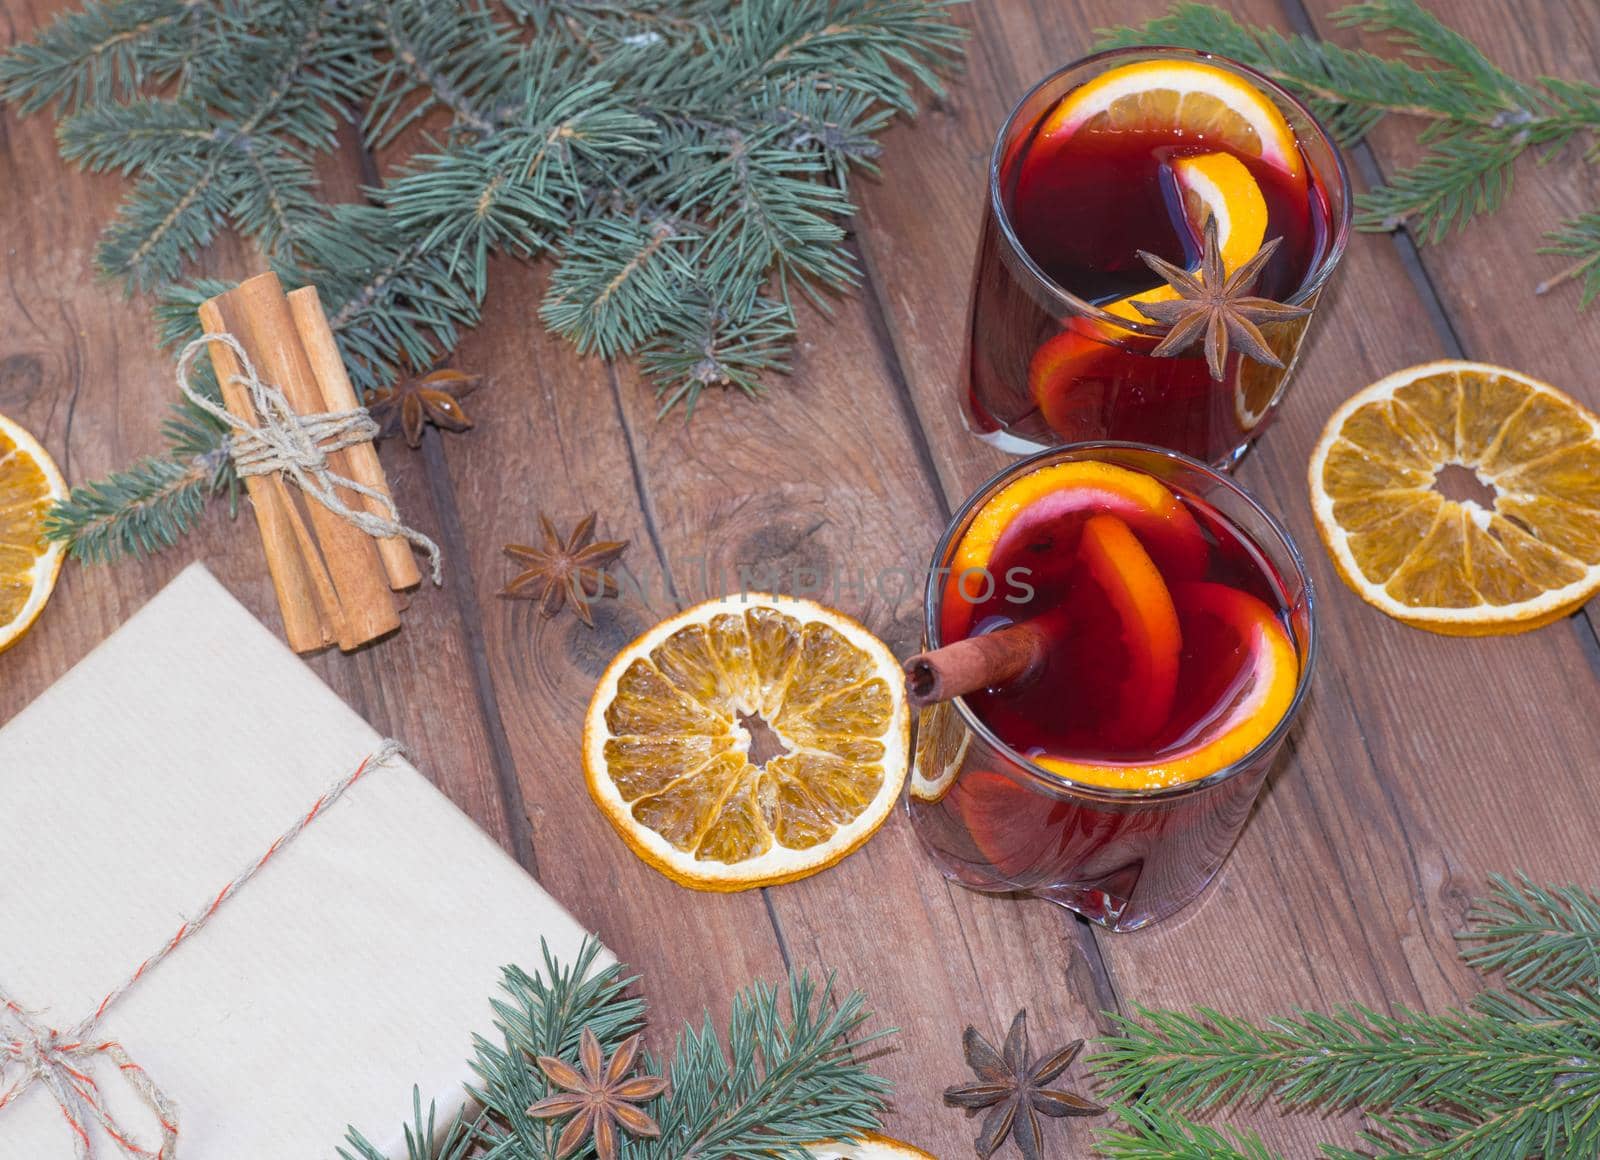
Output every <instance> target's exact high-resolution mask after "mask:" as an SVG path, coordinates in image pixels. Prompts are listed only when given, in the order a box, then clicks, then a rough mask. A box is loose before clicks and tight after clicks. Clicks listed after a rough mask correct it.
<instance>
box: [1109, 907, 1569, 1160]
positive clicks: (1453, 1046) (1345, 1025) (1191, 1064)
mask: <svg viewBox="0 0 1600 1160" xmlns="http://www.w3.org/2000/svg"><path fill="white" fill-rule="evenodd" d="M1460 937H1461V942H1462V952H1463V956H1464V957H1465V958H1466V960H1467V961H1468V962H1469V963H1471V964H1473V965H1475V966H1478V967H1480V968H1483V969H1486V970H1492V971H1497V972H1501V973H1503V974H1504V975H1505V976H1506V979H1507V982H1508V983H1509V984H1510V990H1509V991H1496V990H1489V991H1486V992H1484V993H1483V994H1481V995H1479V996H1478V997H1477V998H1476V999H1474V1000H1473V1002H1472V1003H1471V1004H1470V1005H1469V1006H1468V1007H1467V1008H1464V1009H1456V1010H1450V1011H1446V1012H1444V1013H1442V1014H1439V1015H1429V1014H1424V1013H1421V1012H1416V1011H1407V1010H1403V1009H1402V1010H1398V1011H1396V1012H1394V1013H1392V1014H1390V1013H1383V1012H1377V1011H1373V1010H1370V1009H1367V1008H1361V1007H1356V1008H1347V1009H1343V1010H1338V1011H1335V1012H1333V1013H1332V1014H1328V1015H1323V1014H1317V1013H1313V1012H1304V1011H1302V1012H1299V1013H1297V1014H1295V1015H1292V1016H1289V1017H1287V1018H1283V1019H1275V1020H1271V1021H1268V1022H1265V1023H1257V1022H1252V1021H1248V1020H1243V1019H1237V1018H1233V1017H1230V1016H1226V1015H1222V1014H1219V1013H1218V1012H1215V1011H1211V1010H1205V1009H1202V1010H1200V1011H1197V1012H1195V1013H1193V1014H1188V1013H1183V1012H1176V1011H1152V1010H1147V1009H1143V1008H1139V1009H1136V1011H1135V1013H1134V1015H1133V1016H1132V1017H1129V1018H1119V1019H1118V1026H1117V1031H1116V1033H1115V1034H1114V1035H1112V1036H1110V1037H1109V1038H1107V1039H1106V1040H1105V1041H1104V1044H1103V1046H1104V1050H1103V1051H1102V1053H1101V1054H1099V1055H1098V1056H1096V1057H1095V1059H1094V1063H1095V1066H1096V1071H1097V1074H1098V1075H1099V1076H1100V1078H1101V1080H1102V1082H1103V1084H1104V1086H1105V1089H1106V1091H1107V1093H1108V1094H1109V1095H1111V1096H1112V1097H1113V1098H1114V1099H1115V1100H1116V1101H1117V1103H1118V1105H1119V1106H1118V1115H1119V1117H1120V1118H1121V1120H1122V1122H1123V1128H1122V1129H1121V1130H1119V1131H1117V1132H1114V1133H1111V1134H1110V1135H1108V1136H1105V1137H1102V1140H1101V1146H1102V1150H1103V1152H1104V1154H1105V1155H1107V1156H1111V1157H1114V1158H1116V1160H1144V1158H1147V1157H1148V1158H1152V1160H1153V1158H1154V1157H1158V1156H1167V1157H1172V1158H1173V1160H1187V1158H1188V1157H1191V1156H1209V1155H1216V1156H1218V1157H1219V1158H1222V1157H1229V1158H1231V1157H1234V1156H1245V1157H1249V1158H1250V1160H1257V1158H1258V1157H1260V1158H1263V1160H1264V1158H1265V1157H1266V1156H1267V1155H1268V1153H1266V1152H1265V1150H1264V1149H1263V1148H1261V1147H1260V1146H1259V1141H1257V1140H1255V1139H1254V1138H1252V1137H1249V1136H1245V1135H1240V1134H1237V1133H1236V1134H1234V1135H1233V1136H1232V1137H1231V1138H1230V1137H1227V1136H1223V1135H1221V1134H1219V1133H1218V1132H1217V1131H1216V1130H1215V1129H1213V1128H1209V1127H1206V1126H1205V1125H1201V1124H1196V1123H1193V1122H1191V1121H1190V1120H1189V1119H1188V1117H1190V1116H1194V1115H1209V1114H1213V1113H1216V1112H1219V1111H1221V1110H1223V1109H1225V1108H1229V1107H1239V1106H1246V1107H1255V1106H1260V1105H1262V1104H1264V1103H1266V1102H1268V1101H1271V1102H1272V1103H1274V1104H1276V1105H1277V1106H1278V1107H1280V1108H1282V1109H1284V1110H1288V1111H1300V1112H1317V1113H1323V1112H1329V1111H1360V1112H1362V1113H1363V1114H1364V1115H1365V1116H1366V1119H1367V1129H1366V1130H1365V1131H1364V1132H1363V1133H1362V1136H1361V1145H1362V1147H1361V1150H1359V1151H1353V1150H1349V1149H1344V1148H1336V1147H1333V1146H1327V1147H1326V1148H1325V1149H1324V1152H1325V1154H1326V1155H1328V1156H1330V1157H1337V1158H1339V1160H1367V1158H1379V1160H1399V1158H1401V1157H1424V1158H1430V1160H1504V1158H1511V1157H1519V1158H1520V1157H1523V1156H1541V1157H1544V1158H1545V1160H1556V1158H1558V1157H1572V1158H1574V1160H1576V1158H1578V1157H1589V1156H1593V1155H1594V1154H1595V1153H1596V1151H1597V1150H1600V898H1596V896H1595V895H1594V894H1592V893H1590V892H1588V891H1584V890H1580V889H1579V888H1577V887H1572V886H1567V887H1549V886H1540V885H1537V884H1535V883H1533V882H1532V881H1530V880H1529V879H1528V878H1527V877H1526V876H1524V875H1516V876H1514V877H1512V878H1505V877H1498V876H1497V877H1495V878H1494V879H1493V880H1492V890H1491V893H1490V895H1489V896H1488V897H1487V898H1486V899H1484V900H1483V901H1481V902H1480V903H1479V904H1478V905H1477V906H1475V907H1474V908H1473V910H1472V912H1471V914H1470V915H1469V918H1468V929H1467V930H1466V931H1465V932H1463V934H1462V935H1461V936H1460ZM1207 1148H1216V1149H1218V1151H1216V1152H1214V1153H1213V1152H1210V1151H1207V1150H1206V1149H1207ZM1228 1149H1231V1151H1229V1150H1228Z"/></svg>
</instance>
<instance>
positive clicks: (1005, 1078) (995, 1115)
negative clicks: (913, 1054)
mask: <svg viewBox="0 0 1600 1160" xmlns="http://www.w3.org/2000/svg"><path fill="white" fill-rule="evenodd" d="M961 1046H962V1050H963V1052H964V1053H965V1055H966V1059H967V1066H968V1067H970V1068H971V1069H972V1071H973V1074H974V1075H975V1076H977V1082H976V1083H969V1084H965V1085H962V1086H959V1087H951V1088H946V1089H945V1093H944V1102H945V1103H947V1104H949V1105H950V1106H951V1107H953V1108H965V1109H966V1110H967V1113H968V1114H969V1115H971V1114H974V1113H976V1112H979V1111H982V1110H983V1109H985V1108H987V1109H989V1114H988V1115H987V1116H985V1117H984V1120H983V1130H982V1131H981V1132H979V1134H978V1139H977V1141H976V1143H977V1149H978V1155H979V1156H981V1157H982V1158H983V1160H989V1157H990V1156H992V1155H994V1154H995V1152H997V1151H998V1150H999V1148H1000V1146H1001V1145H1002V1144H1004V1143H1005V1142H1006V1138H1007V1137H1008V1136H1009V1137H1010V1138H1011V1139H1012V1140H1013V1141H1015V1143H1016V1145H1017V1149H1018V1151H1020V1152H1021V1153H1022V1155H1023V1156H1024V1157H1026V1160H1040V1158H1041V1157H1042V1156H1043V1155H1044V1126H1043V1124H1042V1123H1041V1121H1040V1117H1041V1116H1049V1117H1052V1118H1059V1117H1061V1116H1098V1115H1100V1114H1101V1113H1102V1112H1104V1111H1105V1108H1103V1107H1102V1106H1100V1105H1099V1104H1097V1103H1095V1102H1094V1101H1092V1100H1086V1099H1084V1098H1083V1097H1082V1096H1080V1095H1076V1094H1074V1093H1073V1092H1069V1091H1066V1090H1065V1089H1062V1088H1053V1087H1051V1086H1050V1085H1051V1084H1052V1083H1054V1082H1055V1080H1056V1079H1057V1078H1058V1077H1059V1076H1060V1075H1061V1073H1062V1072H1064V1071H1066V1070H1067V1068H1068V1067H1070V1066H1071V1065H1072V1061H1073V1060H1074V1059H1077V1058H1078V1053H1079V1052H1081V1051H1082V1050H1083V1040H1081V1039H1079V1040H1075V1041H1074V1042H1072V1043H1069V1044H1067V1045H1066V1046H1065V1047H1063V1048H1061V1049H1060V1050H1059V1051H1054V1052H1051V1053H1050V1054H1049V1055H1048V1056H1046V1057H1044V1058H1043V1059H1032V1058H1030V1057H1029V1054H1028V1012H1027V1011H1026V1010H1023V1011H1018V1012H1017V1015H1016V1018H1015V1019H1013V1020H1012V1021H1011V1030H1010V1031H1009V1032H1008V1033H1007V1034H1006V1041H1005V1045H1004V1047H1002V1048H1001V1049H1000V1050H999V1051H996V1050H995V1049H994V1047H993V1046H992V1045H991V1044H990V1043H989V1041H988V1040H987V1039H985V1038H984V1037H983V1036H981V1035H979V1034H978V1031H977V1028H975V1027H968V1028H967V1031H966V1034H965V1035H963V1036H962V1037H961Z"/></svg>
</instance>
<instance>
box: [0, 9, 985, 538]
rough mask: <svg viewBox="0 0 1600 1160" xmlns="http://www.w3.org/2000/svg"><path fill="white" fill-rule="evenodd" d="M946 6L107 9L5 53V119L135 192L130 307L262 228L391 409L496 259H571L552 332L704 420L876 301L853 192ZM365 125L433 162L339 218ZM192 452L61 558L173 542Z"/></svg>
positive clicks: (370, 134)
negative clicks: (340, 146)
mask: <svg viewBox="0 0 1600 1160" xmlns="http://www.w3.org/2000/svg"><path fill="white" fill-rule="evenodd" d="M952 2H954V0H687V2H685V0H644V2H642V3H630V4H621V3H614V2H604V0H505V2H504V3H491V2H489V0H468V2H467V3H456V2H454V0H336V2H334V3H328V2H327V0H260V2H259V3H253V4H249V5H233V4H229V5H222V6H211V5H196V4H192V3H185V2H183V0H91V2H90V3H88V4H87V5H86V6H85V7H84V9H83V10H82V11H80V12H77V13H72V14H69V15H66V16H63V17H61V18H59V19H58V20H57V21H56V22H55V23H54V24H52V25H51V26H50V27H48V28H47V29H45V31H44V32H43V33H41V34H40V35H39V36H38V37H37V38H36V39H35V40H33V41H31V42H27V43H24V44H20V45H17V46H15V47H14V48H12V49H11V50H9V51H8V52H7V53H6V54H4V55H3V56H0V100H5V101H9V102H13V103H15V104H16V105H17V106H18V107H19V108H20V109H22V110H23V111H24V112H31V111H36V110H40V109H46V108H48V109H53V110H54V111H55V113H56V114H57V115H58V116H60V117H61V118H62V123H61V125H60V138H61V144H62V152H63V155H64V156H66V157H67V158H68V159H69V160H71V161H73V162H74V163H75V164H78V165H80V166H83V167H85V168H89V169H96V170H114V171H117V172H120V173H121V174H123V175H125V176H127V177H129V178H130V179H132V181H133V187H132V189H131V191H130V193H129V194H128V196H127V198H126V200H125V202H124V204H123V206H122V208H121V209H120V210H119V212H118V214H117V217H116V219H115V220H114V221H113V222H112V223H111V225H110V226H109V228H108V229H107V230H106V232H105V233H104V235H103V237H102V240H101V246H100V249H99V264H100V266H101V268H102V270H103V271H105V272H106V273H108V274H111V275H113V276H115V277H117V278H119V279H121V280H122V281H123V282H124V284H125V285H126V286H127V287H128V288H129V289H130V290H133V291H142V290H157V291H159V297H160V298H161V299H162V300H163V301H164V302H166V303H181V302H193V301H197V300H198V299H199V297H200V296H198V295H197V294H195V293H193V292H190V291H188V290H186V289H185V288H184V287H183V286H182V285H181V281H180V280H181V278H182V275H183V272H184V271H185V270H186V269H187V268H188V266H189V265H190V263H191V262H192V261H193V260H194V259H196V258H197V257H198V256H199V255H200V254H201V253H202V252H204V251H205V250H206V249H207V248H208V247H209V246H210V245H211V244H212V243H213V242H214V241H215V240H216V238H217V237H218V236H219V235H220V234H221V233H222V232H223V231H225V230H229V229H233V230H237V231H238V232H240V233H242V234H243V235H245V236H246V237H247V238H249V239H250V240H251V241H253V242H254V243H255V245H256V246H257V248H258V249H259V250H260V251H261V253H262V255H263V256H264V257H265V258H266V259H267V260H269V261H270V263H271V264H272V265H273V266H274V268H276V269H277V270H278V272H279V273H280V275H281V276H282V277H283V278H284V279H285V281H287V282H289V283H291V284H306V283H309V284H313V285H315V286H316V287H317V289H318V291H319V294H320V296H321V298H322V301H323V303H324V304H325V305H326V306H327V308H328V310H329V312H330V316H331V321H332V324H333V327H334V330H335V332H336V335H337V337H338V340H339V343H340V347H341V350H342V353H343V354H344V356H345V360H346V363H347V365H348V366H349V368H350V372H351V377H352V379H353V381H354V382H355V383H356V385H357V387H358V389H359V390H361V391H362V392H368V391H371V390H373V389H376V388H380V387H384V386H387V385H389V384H390V383H391V382H393V381H394V379H395V378H396V376H397V375H398V374H400V373H401V372H402V370H403V368H405V367H407V366H413V367H415V366H430V365H433V364H434V363H436V362H437V361H439V359H440V357H441V356H442V355H443V354H445V353H447V352H448V351H449V350H450V349H452V348H453V347H454V345H455V344H456V342H457V340H458V338H459V336H460V334H461V332H462V331H463V330H464V329H466V328H469V327H471V326H474V325H475V324H476V323H477V321H478V319H479V316H480V313H481V310H482V306H483V301H484V297H485V295H486V293H487V289H488V271H489V265H490V262H491V260H492V259H493V258H494V257H495V256H496V255H501V254H504V255H510V256H513V257H518V258H530V257H540V256H549V257H551V258H553V259H554V262H555V266H554V269H553V271H552V274H551V278H550V290H549V293H548V295H547V297H546V299H545V301H544V303H543V304H542V305H541V307H540V314H541V316H542V317H543V318H544V320H545V321H546V323H547V325H549V326H551V327H552V328H553V329H555V330H556V331H557V332H559V333H561V334H562V335H564V336H566V337H567V338H569V339H570V340H571V341H573V342H574V343H575V344H577V345H578V347H579V348H580V349H581V350H584V351H586V352H596V353H599V354H602V355H604V356H606V357H615V356H620V355H626V354H635V353H638V354H642V355H643V357H642V358H641V367H642V369H643V371H644V373H645V376H646V377H647V378H648V379H650V380H651V381H652V382H653V384H654V385H655V387H656V389H657V391H658V392H659V394H660V397H661V398H662V400H663V401H664V403H665V405H666V406H667V407H669V408H670V407H671V406H673V405H676V404H677V403H683V404H685V410H686V411H688V410H690V409H691V408H692V405H693V403H694V402H695V400H696V399H697V398H698V397H699V395H700V394H701V392H703V391H704V390H705V389H706V388H707V387H712V386H726V387H734V388H737V389H739V390H741V391H744V392H746V393H752V394H753V393H755V392H756V391H757V390H758V388H759V385H760V380H761V377H762V376H763V375H764V374H766V373H768V372H774V371H782V370H783V369H784V368H785V367H786V365H787V357H786V356H787V351H788V349H789V347H790V346H791V345H792V342H793V338H794V329H795V315H794V312H793V310H792V309H791V308H790V302H791V295H792V294H793V293H794V292H796V291H798V292H800V293H803V294H806V295H808V296H810V297H813V298H820V296H822V295H826V294H828V293H832V292H835V291H839V290H842V289H845V288H848V287H849V286H850V285H851V284H852V283H853V282H854V280H855V277H856V271H855V266H854V263H853V260H852V258H851V256H850V251H849V249H848V248H847V247H846V245H845V235H844V230H843V226H842V224H841V223H842V221H843V219H844V218H846V217H847V216H848V215H849V214H850V213H851V212H852V211H853V207H852V204H851V202H850V200H849V197H848V179H849V174H850V172H851V170H852V169H854V168H855V167H858V166H859V167H863V168H866V169H868V170H870V169H871V168H872V166H873V160H874V158H875V157H876V154H877V145H876V136H877V134H878V133H880V132H881V131H882V130H883V129H884V128H885V127H887V125H888V123H889V121H890V119H891V118H892V117H893V116H894V115H895V114H897V113H906V114H909V113H912V112H914V111H915V108H916V94H917V91H918V88H919V87H932V88H933V89H935V90H937V88H938V85H939V78H940V75H941V74H942V73H943V72H944V71H946V70H947V69H948V68H949V67H950V66H951V65H953V63H954V62H955V60H956V59H957V57H958V56H959V51H960V43H961V35H962V34H961V33H960V31H959V30H958V29H956V28H955V27H954V26H953V25H951V24H950V23H949V22H948V21H947V20H946V14H947V9H948V7H949V5H950V3H952ZM354 118H359V123H360V126H361V130H362V135H363V140H364V144H365V145H366V147H367V148H369V149H371V150H374V151H379V150H382V151H384V152H385V153H389V152H392V151H394V150H396V149H400V148H404V147H407V146H409V147H411V152H410V153H409V155H408V156H405V157H402V158H400V159H398V160H394V161H393V162H392V163H391V164H389V165H388V167H387V172H386V173H385V179H386V180H385V183H384V185H383V186H382V188H378V189H372V190H368V191H366V193H367V200H366V201H365V202H364V203H356V204H329V203H327V202H325V201H324V200H322V199H321V197H320V196H319V191H318V187H317V182H316V178H315V166H316V163H317V158H318V155H319V154H321V153H323V152H326V151H327V150H329V149H330V148H331V147H332V146H333V144H334V142H335V134H336V131H337V129H338V127H339V126H340V124H342V123H345V122H348V121H350V120H352V119H354ZM775 303H776V305H775ZM163 313H164V315H165V317H164V318H163V326H164V327H168V329H169V332H175V331H176V330H178V329H179V328H178V327H176V326H174V325H171V323H172V318H171V314H172V311H171V310H170V309H167V308H164V311H163ZM172 336H173V334H172V333H169V335H168V337H172ZM220 438H221V436H220V433H218V434H217V435H216V436H215V437H214V438H213V439H212V441H211V443H210V444H209V446H207V447H204V448H201V449H200V450H199V454H200V455H201V456H205V455H208V454H209V453H210V452H212V451H216V450H218V449H219V448H220V446H221V444H220ZM191 450H192V449H190V448H188V447H187V446H183V447H180V446H178V445H176V444H174V445H173V446H171V447H169V448H168V450H167V451H166V453H164V454H163V455H161V456H158V457H156V458H154V459H151V460H150V461H148V462H146V463H143V464H140V465H139V466H138V467H137V468H135V469H133V470H131V471H129V472H126V473H123V474H122V475H120V476H117V477H115V478H112V479H108V480H105V481H101V482H100V483H95V484H90V485H87V486H86V487H84V488H81V489H79V492H78V493H76V494H75V495H74V497H73V499H71V500H69V501H68V502H67V503H65V504H63V505H61V506H60V507H59V508H58V509H57V510H56V513H55V517H54V519H53V520H52V523H51V529H52V534H53V535H54V536H56V537H57V538H59V539H62V540H65V541H66V542H67V543H68V545H69V546H70V548H71V549H72V551H73V552H74V554H76V555H79V556H82V557H92V558H110V557H113V556H115V555H116V554H118V553H119V552H120V551H123V550H130V549H131V550H150V549H153V548H156V547H160V546H163V545H165V544H167V543H169V542H170V541H171V539H172V538H173V537H174V536H175V535H177V534H180V533H181V532H182V531H184V530H186V529H187V528H188V527H189V526H191V525H192V523H193V522H194V520H195V518H196V517H197V516H198V514H199V511H200V509H201V507H202V506H203V500H204V498H205V496H206V495H207V494H208V493H209V490H215V488H214V487H211V486H210V485H207V484H206V483H204V482H203V481H202V479H201V473H200V466H199V464H198V463H197V461H196V456H195V454H191ZM206 462H207V463H208V464H209V463H210V460H209V459H207V460H206ZM228 475H229V472H228V470H227V469H222V470H221V473H220V474H219V476H218V481H219V482H220V483H225V482H226V479H227V478H228Z"/></svg>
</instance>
